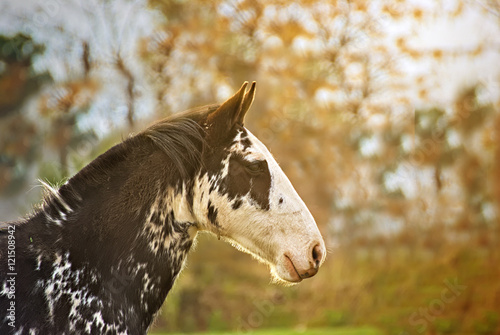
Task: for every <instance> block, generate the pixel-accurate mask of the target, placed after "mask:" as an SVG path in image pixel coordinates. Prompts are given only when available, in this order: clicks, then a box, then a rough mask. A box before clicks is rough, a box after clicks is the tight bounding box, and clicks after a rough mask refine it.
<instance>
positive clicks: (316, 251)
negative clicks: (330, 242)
mask: <svg viewBox="0 0 500 335" xmlns="http://www.w3.org/2000/svg"><path fill="white" fill-rule="evenodd" d="M312 257H313V261H314V267H315V268H316V269H317V268H319V265H320V263H321V260H322V259H323V250H322V248H321V246H320V245H319V244H316V245H315V246H314V248H313V251H312Z"/></svg>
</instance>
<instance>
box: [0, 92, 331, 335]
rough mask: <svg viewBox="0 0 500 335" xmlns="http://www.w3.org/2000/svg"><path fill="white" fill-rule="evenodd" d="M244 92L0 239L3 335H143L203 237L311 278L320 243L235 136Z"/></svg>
mask: <svg viewBox="0 0 500 335" xmlns="http://www.w3.org/2000/svg"><path fill="white" fill-rule="evenodd" d="M247 87H248V82H245V83H244V84H243V85H242V87H241V88H240V89H239V90H238V92H237V93H236V94H234V95H233V96H232V97H231V98H229V99H228V100H227V101H225V102H224V103H222V104H220V105H210V106H205V107H201V108H197V109H194V110H190V111H187V112H183V113H177V114H173V116H170V117H167V118H166V119H163V120H160V121H157V122H156V123H154V124H152V125H151V126H150V127H148V128H146V129H145V130H143V131H141V132H139V133H138V134H136V135H135V136H131V137H129V138H128V139H126V140H124V141H123V142H121V143H120V144H118V145H116V146H114V147H112V148H111V149H109V150H108V151H107V152H105V153H104V154H102V155H101V156H99V157H97V158H96V159H95V160H93V161H92V162H91V163H89V164H88V165H87V166H85V167H84V168H83V169H82V170H80V171H79V172H78V173H76V174H75V175H74V176H73V177H71V178H70V179H69V180H68V181H67V182H66V183H64V184H63V185H62V186H60V188H59V189H56V188H53V187H51V186H50V185H47V184H45V188H46V189H47V191H46V195H45V196H44V200H43V202H42V203H41V204H40V205H39V206H38V208H37V209H35V210H34V212H33V213H32V214H31V215H30V216H28V217H27V218H25V219H23V220H21V221H18V222H11V223H4V224H2V226H1V229H0V283H1V284H0V317H1V319H2V323H1V325H0V333H1V334H75V333H78V334H146V333H147V331H148V329H149V327H150V325H151V324H152V322H153V320H154V317H155V315H156V314H157V312H158V310H159V309H160V307H161V306H162V304H163V302H164V301H165V299H166V297H167V294H168V292H169V290H170V289H171V288H172V285H173V283H174V281H175V280H176V278H177V276H178V275H179V273H180V272H181V269H182V268H183V264H184V261H185V259H186V256H187V254H188V252H189V250H190V248H191V246H192V245H193V242H194V241H195V238H196V236H197V233H198V232H201V231H206V232H209V233H212V234H213V235H215V236H217V237H218V238H219V239H223V240H225V241H227V242H229V243H231V244H232V245H234V246H235V247H236V248H237V249H239V250H241V251H244V252H247V253H250V254H251V255H253V256H254V257H255V258H257V259H258V260H260V261H262V262H264V263H265V264H267V265H269V267H270V272H271V274H272V275H273V277H275V278H276V279H277V280H278V281H282V282H283V283H291V284H293V283H298V282H300V281H301V280H303V279H306V278H309V277H312V276H314V275H315V274H316V273H317V272H318V269H319V267H320V266H321V264H322V262H323V261H324V259H325V255H326V252H325V244H324V241H323V238H322V236H321V234H320V232H319V230H318V228H317V225H316V223H315V221H314V218H313V216H312V215H311V213H310V212H309V210H308V208H307V207H306V205H305V204H304V202H303V201H302V200H301V198H300V197H299V195H298V194H297V192H296V191H295V189H294V188H293V186H292V184H291V183H290V181H289V180H288V178H287V177H286V175H285V174H284V172H283V171H282V170H281V168H280V167H279V165H278V163H277V162H276V161H275V159H274V158H273V156H272V155H271V153H270V152H269V150H268V149H267V148H266V146H265V145H264V144H263V143H262V142H261V141H260V140H258V139H257V138H256V137H255V136H254V135H253V134H252V133H251V132H250V131H249V130H248V129H247V128H245V126H244V117H245V115H246V113H247V111H248V110H249V108H250V106H251V105H252V102H253V100H254V96H255V82H253V83H252V84H251V86H250V88H248V90H247Z"/></svg>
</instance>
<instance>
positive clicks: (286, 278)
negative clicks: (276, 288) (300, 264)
mask: <svg viewBox="0 0 500 335" xmlns="http://www.w3.org/2000/svg"><path fill="white" fill-rule="evenodd" d="M271 275H272V276H273V282H275V283H277V284H282V285H285V286H292V285H295V284H298V283H300V282H301V281H302V278H301V277H300V276H299V274H298V273H297V270H295V267H294V266H293V263H292V262H291V261H290V259H288V257H285V260H284V262H280V263H278V264H276V265H271Z"/></svg>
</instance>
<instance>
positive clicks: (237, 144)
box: [230, 128, 274, 162]
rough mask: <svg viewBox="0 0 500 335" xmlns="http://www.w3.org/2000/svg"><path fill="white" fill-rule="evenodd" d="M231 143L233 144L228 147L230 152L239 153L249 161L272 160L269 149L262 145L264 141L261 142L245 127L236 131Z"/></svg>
mask: <svg viewBox="0 0 500 335" xmlns="http://www.w3.org/2000/svg"><path fill="white" fill-rule="evenodd" d="M233 143H234V144H233V146H232V147H231V149H230V152H231V153H239V154H241V155H242V156H244V157H245V158H246V159H248V160H250V161H252V160H267V161H268V162H270V161H274V158H273V156H272V155H271V153H270V152H269V149H267V147H266V146H265V145H264V143H262V142H261V141H260V140H259V139H258V138H257V137H256V136H255V135H254V134H252V133H251V132H250V131H249V130H248V129H246V128H243V129H242V130H240V131H239V132H238V133H237V135H236V137H235V139H234V141H233Z"/></svg>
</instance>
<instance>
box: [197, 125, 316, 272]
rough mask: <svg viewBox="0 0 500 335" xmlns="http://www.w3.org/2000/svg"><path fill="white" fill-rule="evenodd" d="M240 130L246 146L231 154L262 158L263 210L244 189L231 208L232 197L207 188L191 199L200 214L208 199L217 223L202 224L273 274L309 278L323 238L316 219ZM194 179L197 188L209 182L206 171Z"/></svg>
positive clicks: (268, 155)
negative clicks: (266, 177) (265, 172)
mask: <svg viewBox="0 0 500 335" xmlns="http://www.w3.org/2000/svg"><path fill="white" fill-rule="evenodd" d="M246 132H247V134H248V139H249V140H250V142H251V146H250V147H246V148H245V146H244V145H242V144H239V143H238V142H237V143H236V144H235V145H233V147H232V148H231V152H232V153H233V154H234V153H236V154H239V155H241V156H243V157H244V159H245V160H246V161H249V162H252V161H263V160H265V161H266V162H267V167H268V169H269V174H270V177H271V183H270V190H269V209H268V210H266V209H262V208H261V207H259V206H257V205H256V202H255V201H254V199H252V198H251V194H250V191H249V192H248V193H247V194H246V195H244V196H243V197H241V198H240V200H241V201H242V204H241V206H239V207H238V208H237V209H233V206H232V204H233V203H234V201H235V200H236V199H229V197H228V196H227V194H223V195H221V194H219V193H218V192H212V193H210V194H209V195H208V196H207V195H205V196H204V198H205V199H201V197H199V198H198V199H197V198H196V194H195V204H196V203H198V206H199V207H198V209H199V211H198V214H202V215H200V216H201V217H206V210H205V208H206V206H207V204H208V203H209V201H210V203H211V204H213V205H214V206H215V208H216V209H217V225H218V227H217V228H216V227H213V225H210V223H207V224H206V225H204V226H205V227H209V228H208V230H211V231H212V232H214V233H216V234H220V236H221V237H224V238H226V239H228V240H229V241H230V242H231V243H233V244H234V245H235V246H236V247H237V248H239V249H241V250H243V251H245V252H248V253H250V254H252V255H254V256H255V257H256V258H257V259H259V260H262V261H264V262H265V263H267V264H269V265H270V267H271V271H272V273H273V274H274V275H275V276H276V277H277V278H279V279H281V280H283V281H286V282H298V281H301V280H302V279H304V278H308V277H311V276H313V275H314V274H315V273H316V272H317V270H318V268H319V266H320V264H321V263H322V261H323V260H324V256H325V246H324V242H323V239H322V237H321V234H320V232H319V230H318V228H317V226H316V222H315V221H314V218H313V217H312V215H311V213H310V212H309V210H308V209H307V207H306V205H305V204H304V202H303V201H302V199H301V198H300V197H299V195H298V194H297V192H296V191H295V189H294V188H293V186H292V184H291V183H290V181H289V180H288V178H287V177H286V175H285V174H284V172H283V171H282V170H281V168H280V167H279V165H278V163H277V162H276V161H275V159H274V158H273V156H272V155H271V153H270V152H269V150H268V149H267V148H266V146H265V145H264V144H263V143H262V142H261V141H259V140H258V139H257V138H256V137H255V136H254V135H253V134H251V133H250V132H249V131H248V130H246ZM240 136H241V133H238V136H237V137H236V138H235V140H236V141H238V140H240ZM228 164H229V160H228V159H226V160H225V162H224V168H223V171H224V173H225V174H227V173H228V172H227V171H228V166H227V165H228ZM254 178H259V177H258V176H256V177H254ZM199 183H200V184H199V185H198V186H199V187H200V188H201V189H203V188H205V189H206V188H207V187H209V186H210V185H209V184H210V181H208V177H206V175H205V176H204V178H201V179H199ZM203 184H205V185H203ZM195 189H197V187H195ZM198 192H199V191H198ZM202 193H204V194H208V193H209V192H202ZM200 204H201V205H200ZM200 212H201V213H200ZM195 213H196V208H195ZM205 221H206V220H205Z"/></svg>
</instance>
